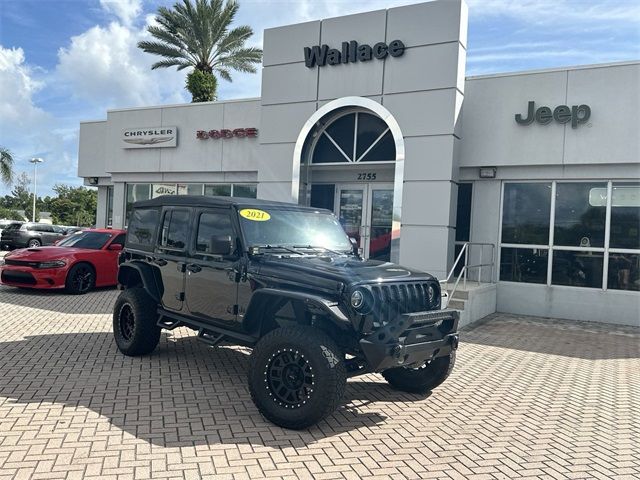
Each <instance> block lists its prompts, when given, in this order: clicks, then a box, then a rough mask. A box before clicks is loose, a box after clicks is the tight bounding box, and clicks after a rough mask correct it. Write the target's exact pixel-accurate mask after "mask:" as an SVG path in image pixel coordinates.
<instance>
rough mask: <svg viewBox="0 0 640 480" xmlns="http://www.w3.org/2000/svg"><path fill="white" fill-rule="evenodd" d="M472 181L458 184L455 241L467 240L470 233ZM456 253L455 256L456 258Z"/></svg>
mask: <svg viewBox="0 0 640 480" xmlns="http://www.w3.org/2000/svg"><path fill="white" fill-rule="evenodd" d="M472 191H473V183H461V184H460V185H458V206H457V213H456V242H468V241H469V238H471V237H470V233H471V194H472ZM457 255H458V254H457V253H456V258H457Z"/></svg>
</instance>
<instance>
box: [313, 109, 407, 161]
mask: <svg viewBox="0 0 640 480" xmlns="http://www.w3.org/2000/svg"><path fill="white" fill-rule="evenodd" d="M316 138H317V139H316V143H315V146H314V148H313V154H312V156H311V163H348V162H394V161H395V160H396V144H395V141H394V140H393V134H392V133H391V130H390V129H389V126H388V125H387V124H386V123H385V121H384V120H382V119H381V118H380V117H378V116H377V115H373V114H371V113H367V112H364V111H356V112H347V113H344V114H340V115H338V116H336V117H334V118H333V119H331V120H329V121H328V122H327V123H326V124H324V125H323V126H322V127H320V128H319V129H318V131H317V132H316Z"/></svg>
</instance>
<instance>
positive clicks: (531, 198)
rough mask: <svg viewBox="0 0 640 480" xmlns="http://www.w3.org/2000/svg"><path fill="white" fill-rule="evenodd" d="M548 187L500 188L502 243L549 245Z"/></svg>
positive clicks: (541, 184)
mask: <svg viewBox="0 0 640 480" xmlns="http://www.w3.org/2000/svg"><path fill="white" fill-rule="evenodd" d="M550 210H551V183H507V184H506V185H505V186H504V205H503V213H502V242H503V243H528V244H534V245H548V244H549V222H550Z"/></svg>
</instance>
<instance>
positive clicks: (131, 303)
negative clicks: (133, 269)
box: [113, 287, 161, 357]
mask: <svg viewBox="0 0 640 480" xmlns="http://www.w3.org/2000/svg"><path fill="white" fill-rule="evenodd" d="M156 308H157V305H156V302H154V301H153V299H152V298H151V297H150V296H149V295H148V294H147V292H146V291H145V290H144V289H143V288H140V287H136V288H129V289H127V290H125V291H123V292H122V293H121V294H120V296H119V297H118V299H117V300H116V304H115V306H114V308H113V337H114V338H115V341H116V345H117V346H118V350H120V351H121V352H122V353H124V354H125V355H128V356H130V357H137V356H140V355H147V354H149V353H151V352H153V350H154V349H155V348H156V346H157V345H158V342H159V341H160V331H161V328H160V327H159V326H158V325H157V321H158V314H157V313H156Z"/></svg>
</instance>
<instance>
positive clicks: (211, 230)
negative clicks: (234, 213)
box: [196, 212, 236, 256]
mask: <svg viewBox="0 0 640 480" xmlns="http://www.w3.org/2000/svg"><path fill="white" fill-rule="evenodd" d="M224 235H228V236H230V237H231V239H232V240H234V239H235V238H236V236H235V234H234V232H233V227H232V226H231V217H230V216H229V213H227V212H202V213H201V214H200V218H199V219H198V235H197V237H196V253H197V254H199V255H203V256H205V255H211V254H212V253H211V240H212V238H213V237H220V236H224Z"/></svg>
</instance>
